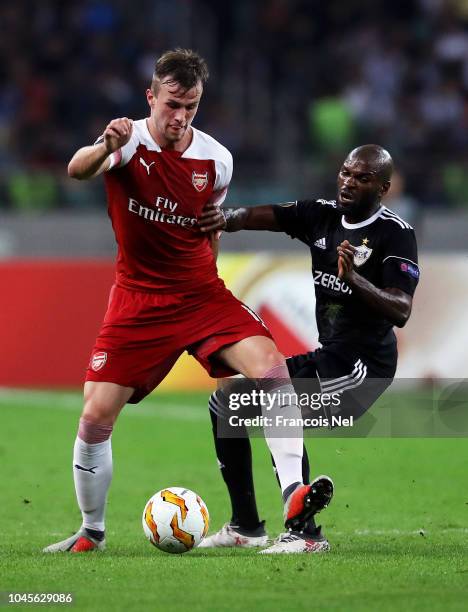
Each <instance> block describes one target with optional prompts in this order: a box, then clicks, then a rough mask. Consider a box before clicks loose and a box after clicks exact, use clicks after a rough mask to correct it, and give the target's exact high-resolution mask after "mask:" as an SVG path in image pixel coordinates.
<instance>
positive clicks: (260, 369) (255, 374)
mask: <svg viewBox="0 0 468 612" xmlns="http://www.w3.org/2000/svg"><path fill="white" fill-rule="evenodd" d="M250 369H251V373H250V377H251V378H275V377H276V376H274V375H272V372H274V371H275V370H278V372H279V371H280V370H281V372H282V376H281V377H283V376H284V372H283V370H285V372H286V377H288V376H289V375H288V373H287V369H286V365H285V360H284V356H283V355H282V354H281V353H280V352H279V351H278V350H276V349H269V350H267V351H265V352H264V353H263V355H262V356H261V358H260V359H258V360H256V362H255V363H253V364H251V366H250Z"/></svg>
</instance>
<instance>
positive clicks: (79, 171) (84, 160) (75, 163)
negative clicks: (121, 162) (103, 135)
mask: <svg viewBox="0 0 468 612" xmlns="http://www.w3.org/2000/svg"><path fill="white" fill-rule="evenodd" d="M109 156H110V153H109V152H108V151H107V149H106V147H105V145H104V143H100V144H97V145H94V146H89V147H83V148H81V149H79V150H78V151H77V152H76V153H75V155H74V156H73V157H72V158H71V160H70V163H69V164H68V176H69V177H71V178H75V179H78V180H80V181H82V180H86V179H89V178H92V177H94V176H97V175H98V174H100V173H101V172H103V171H105V170H107V168H108V167H109V164H110V161H109Z"/></svg>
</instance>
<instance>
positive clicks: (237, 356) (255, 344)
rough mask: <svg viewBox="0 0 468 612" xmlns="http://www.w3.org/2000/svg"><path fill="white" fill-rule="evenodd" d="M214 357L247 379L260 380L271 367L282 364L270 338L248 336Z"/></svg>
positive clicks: (221, 350) (279, 354) (282, 360)
mask: <svg viewBox="0 0 468 612" xmlns="http://www.w3.org/2000/svg"><path fill="white" fill-rule="evenodd" d="M216 357H217V358H218V359H221V360H222V361H224V363H226V364H227V365H228V366H229V367H230V368H232V369H233V370H235V371H236V372H240V373H241V374H243V375H244V376H247V377H248V378H262V377H263V376H264V375H265V373H266V372H267V371H268V370H270V369H271V368H272V367H273V366H275V365H278V364H280V363H283V362H284V356H283V355H282V354H281V353H280V352H279V351H278V349H277V348H276V345H275V343H274V342H273V340H272V339H271V338H268V337H266V336H250V337H249V338H244V339H243V340H240V341H239V342H236V343H235V344H231V345H229V346H226V347H223V348H222V349H220V350H219V351H218V352H217V354H216Z"/></svg>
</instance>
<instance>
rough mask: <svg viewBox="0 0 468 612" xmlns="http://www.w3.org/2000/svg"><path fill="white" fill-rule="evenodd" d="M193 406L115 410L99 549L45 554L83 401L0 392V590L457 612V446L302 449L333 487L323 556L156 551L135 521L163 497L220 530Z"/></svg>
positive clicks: (182, 399) (466, 587) (221, 507)
mask: <svg viewBox="0 0 468 612" xmlns="http://www.w3.org/2000/svg"><path fill="white" fill-rule="evenodd" d="M387 397H388V394H387ZM206 400H207V395H206V394H192V395H182V394H179V395H176V394H162V393H161V394H156V395H154V396H152V397H151V398H149V399H147V400H146V401H145V402H143V403H142V404H141V405H138V406H128V407H127V408H126V409H125V410H124V413H123V414H122V416H121V418H120V420H119V422H118V426H117V427H116V429H115V433H114V436H113V451H114V480H113V485H112V488H111V493H110V499H109V504H108V512H107V536H108V546H107V550H106V551H105V552H104V553H97V554H96V553H93V554H91V555H68V554H59V555H43V554H42V553H41V548H42V547H43V546H45V545H47V544H50V543H51V542H53V541H57V540H59V539H62V538H63V537H66V536H68V535H70V534H71V533H72V532H73V531H74V530H75V529H76V528H77V527H78V526H79V524H80V515H79V512H78V510H77V508H76V504H75V497H74V490H73V483H72V476H71V448H72V444H73V441H74V437H75V431H76V424H77V419H78V416H79V413H80V408H81V398H80V395H79V394H78V393H46V392H19V391H18V392H10V391H6V390H5V391H1V392H0V466H1V488H0V490H1V495H0V500H1V511H0V516H1V533H0V591H3V592H6V591H15V592H40V593H43V592H65V593H69V592H70V593H72V594H73V597H74V604H73V609H76V610H170V611H171V612H174V611H179V610H184V611H185V612H187V611H198V610H199V611H202V610H203V611H205V612H206V611H211V610H213V611H223V610H244V611H247V612H249V611H250V610H255V611H258V612H260V611H263V610H265V611H266V610H268V611H276V610H278V611H280V610H281V611H289V610H294V611H296V610H337V611H347V610H369V611H371V610H372V611H375V610H400V609H405V611H410V610H466V609H467V605H468V603H467V602H468V546H467V541H468V521H467V519H468V488H467V457H468V453H467V451H468V441H467V439H466V438H465V439H463V438H459V439H380V438H368V439H349V438H346V439H345V438H342V439H339V438H336V439H331V438H320V439H308V440H307V445H308V449H309V452H310V457H311V464H312V473H313V475H316V474H320V473H327V474H330V475H331V476H332V477H333V479H334V481H335V485H336V495H335V499H334V501H333V503H332V505H331V506H330V508H328V509H327V510H326V511H324V512H323V514H322V515H321V516H320V522H321V523H322V524H323V525H324V530H325V533H326V534H327V535H328V537H329V540H330V543H331V546H332V551H331V552H330V553H329V554H327V555H288V556H276V555H275V556H272V557H264V556H261V555H258V554H256V553H255V552H254V551H252V552H251V551H242V550H231V549H224V550H215V551H205V550H202V549H201V550H194V551H192V552H190V553H188V554H185V555H168V554H165V553H162V552H159V551H157V550H156V549H154V548H153V547H152V546H151V545H150V544H149V543H148V542H147V541H146V540H145V538H144V535H143V531H142V527H141V513H142V510H143V507H144V504H145V502H146V501H147V499H148V498H149V497H150V496H151V495H152V494H153V493H154V492H155V491H157V490H159V489H161V488H163V487H166V486H177V485H179V486H185V487H188V488H191V489H194V490H195V491H197V492H198V493H199V494H200V495H201V496H202V497H203V499H204V500H205V502H206V503H207V505H208V508H209V510H210V514H211V525H210V531H213V530H216V529H218V528H219V527H220V526H221V525H222V524H223V523H224V522H225V521H226V520H227V519H228V518H229V504H228V497H227V494H226V492H225V488H224V483H223V482H222V480H221V478H220V476H219V474H218V470H217V467H216V460H215V455H214V450H213V445H212V440H211V431H210V422H209V418H208V414H207V408H206ZM253 444H254V461H255V477H256V485H257V499H258V503H259V507H260V510H261V516H262V518H264V519H266V521H267V527H268V531H269V533H270V535H271V536H272V537H273V536H276V535H277V534H278V533H279V532H280V531H281V518H280V517H281V500H280V495H279V490H278V488H277V485H276V481H275V479H274V477H273V475H272V470H271V465H270V462H269V457H268V454H267V452H266V446H265V443H264V441H263V440H261V439H256V440H254V442H253ZM3 598H4V595H3ZM8 607H12V606H5V609H8ZM15 607H20V606H15ZM41 607H48V606H41ZM55 607H58V606H55ZM61 607H62V608H63V607H65V606H61Z"/></svg>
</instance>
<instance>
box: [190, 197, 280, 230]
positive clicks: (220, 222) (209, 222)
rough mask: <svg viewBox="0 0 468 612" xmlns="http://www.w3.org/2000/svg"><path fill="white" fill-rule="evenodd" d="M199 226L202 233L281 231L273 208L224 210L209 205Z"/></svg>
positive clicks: (256, 207) (200, 219) (259, 207)
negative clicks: (218, 231) (216, 231)
mask: <svg viewBox="0 0 468 612" xmlns="http://www.w3.org/2000/svg"><path fill="white" fill-rule="evenodd" d="M198 224H199V226H200V229H201V231H202V232H212V231H215V230H224V231H225V232H238V231H239V230H243V229H245V230H270V231H273V232H278V231H280V227H279V225H278V222H277V221H276V217H275V214H274V212H273V207H272V206H254V207H251V208H226V209H222V208H219V206H216V205H215V204H207V205H206V206H205V208H204V210H203V212H202V214H201V215H200V218H199V219H198Z"/></svg>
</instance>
